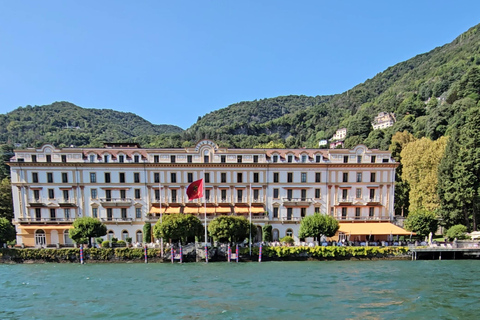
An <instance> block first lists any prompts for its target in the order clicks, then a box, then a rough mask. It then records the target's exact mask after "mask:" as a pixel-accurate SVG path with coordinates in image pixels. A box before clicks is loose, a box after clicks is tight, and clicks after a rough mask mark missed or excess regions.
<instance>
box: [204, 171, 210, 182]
mask: <svg viewBox="0 0 480 320" xmlns="http://www.w3.org/2000/svg"><path fill="white" fill-rule="evenodd" d="M205 183H210V173H209V172H205Z"/></svg>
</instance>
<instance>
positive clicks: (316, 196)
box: [315, 189, 320, 199]
mask: <svg viewBox="0 0 480 320" xmlns="http://www.w3.org/2000/svg"><path fill="white" fill-rule="evenodd" d="M315 199H320V189H315Z"/></svg>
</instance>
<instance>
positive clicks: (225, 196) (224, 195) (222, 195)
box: [220, 189, 227, 202]
mask: <svg viewBox="0 0 480 320" xmlns="http://www.w3.org/2000/svg"><path fill="white" fill-rule="evenodd" d="M220 193H221V197H222V201H223V202H225V201H227V190H225V189H222V190H221V191H220Z"/></svg>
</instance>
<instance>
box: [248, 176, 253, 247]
mask: <svg viewBox="0 0 480 320" xmlns="http://www.w3.org/2000/svg"><path fill="white" fill-rule="evenodd" d="M249 211H250V241H248V244H249V246H250V256H251V255H252V184H251V183H250V199H249Z"/></svg>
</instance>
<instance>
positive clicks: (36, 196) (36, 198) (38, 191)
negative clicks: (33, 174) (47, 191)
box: [33, 190, 40, 200]
mask: <svg viewBox="0 0 480 320" xmlns="http://www.w3.org/2000/svg"><path fill="white" fill-rule="evenodd" d="M33 198H34V199H35V200H40V190H33Z"/></svg>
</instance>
